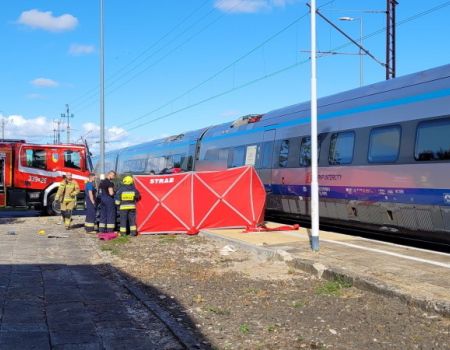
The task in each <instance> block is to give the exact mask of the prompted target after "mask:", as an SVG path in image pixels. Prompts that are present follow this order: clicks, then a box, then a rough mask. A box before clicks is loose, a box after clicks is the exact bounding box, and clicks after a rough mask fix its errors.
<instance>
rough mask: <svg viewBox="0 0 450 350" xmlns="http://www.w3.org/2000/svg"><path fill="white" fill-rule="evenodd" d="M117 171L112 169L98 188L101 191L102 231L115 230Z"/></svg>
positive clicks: (100, 225) (100, 228) (100, 227)
mask: <svg viewBox="0 0 450 350" xmlns="http://www.w3.org/2000/svg"><path fill="white" fill-rule="evenodd" d="M115 177H116V172H115V171H112V170H111V171H110V172H109V173H108V175H106V179H104V180H102V181H101V182H100V185H99V186H98V190H99V192H100V223H99V230H100V232H114V228H115V227H116V205H115V204H114V183H113V182H112V180H114V179H115Z"/></svg>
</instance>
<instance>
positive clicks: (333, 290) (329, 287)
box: [315, 277, 352, 296]
mask: <svg viewBox="0 0 450 350" xmlns="http://www.w3.org/2000/svg"><path fill="white" fill-rule="evenodd" d="M351 286H352V283H351V282H350V281H347V280H345V279H343V278H342V277H337V278H335V279H334V280H332V281H327V282H325V283H322V285H320V286H319V287H317V288H316V289H315V293H316V294H317V295H328V296H340V295H341V294H342V289H346V288H350V287H351Z"/></svg>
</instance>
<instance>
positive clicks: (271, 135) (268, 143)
mask: <svg viewBox="0 0 450 350" xmlns="http://www.w3.org/2000/svg"><path fill="white" fill-rule="evenodd" d="M275 133H276V130H275V129H270V130H266V131H264V135H263V142H262V145H261V156H260V159H259V167H258V168H259V169H258V173H259V176H260V177H261V180H262V182H263V183H264V185H265V186H266V189H268V188H270V185H272V167H273V149H274V144H275Z"/></svg>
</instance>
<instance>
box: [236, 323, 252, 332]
mask: <svg viewBox="0 0 450 350" xmlns="http://www.w3.org/2000/svg"><path fill="white" fill-rule="evenodd" d="M239 332H241V333H242V334H248V333H249V332H250V327H249V326H248V324H247V323H243V324H241V325H240V326H239Z"/></svg>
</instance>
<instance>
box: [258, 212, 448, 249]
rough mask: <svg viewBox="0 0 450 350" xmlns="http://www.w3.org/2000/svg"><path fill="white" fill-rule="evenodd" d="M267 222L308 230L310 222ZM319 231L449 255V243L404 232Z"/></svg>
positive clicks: (280, 218) (278, 218)
mask: <svg viewBox="0 0 450 350" xmlns="http://www.w3.org/2000/svg"><path fill="white" fill-rule="evenodd" d="M266 219H267V220H271V221H276V222H279V223H283V224H288V225H292V224H300V225H301V226H303V227H307V228H310V227H311V226H310V221H309V220H304V219H293V218H288V217H285V216H280V215H268V216H266ZM320 229H321V230H324V231H332V232H337V233H342V234H347V235H352V236H359V237H364V238H368V239H374V240H379V241H383V242H389V243H394V244H400V245H404V246H409V247H414V248H420V249H426V250H432V251H438V252H443V253H450V243H446V242H434V241H428V240H426V239H423V238H420V237H413V236H411V235H409V234H408V233H404V232H400V231H397V232H391V231H389V230H388V229H387V230H386V231H381V230H370V229H362V228H359V227H358V228H355V227H349V226H344V225H332V224H329V223H323V224H322V223H321V224H320Z"/></svg>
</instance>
